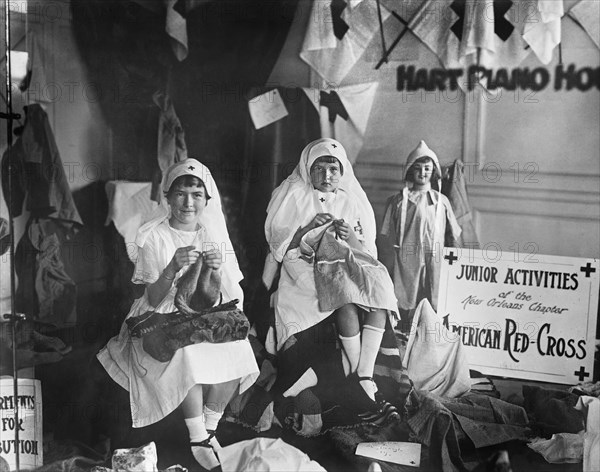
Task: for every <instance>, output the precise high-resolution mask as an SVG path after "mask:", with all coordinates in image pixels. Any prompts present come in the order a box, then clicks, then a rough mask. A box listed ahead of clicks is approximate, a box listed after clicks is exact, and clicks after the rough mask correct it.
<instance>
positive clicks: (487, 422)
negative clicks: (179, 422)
mask: <svg viewBox="0 0 600 472" xmlns="http://www.w3.org/2000/svg"><path fill="white" fill-rule="evenodd" d="M412 324H413V326H412V328H411V330H410V332H409V334H408V335H406V334H403V333H398V332H396V336H392V338H389V337H384V341H383V342H382V346H381V349H380V353H379V355H378V357H377V364H376V368H375V376H374V377H375V379H376V382H377V385H378V388H379V390H380V391H381V392H383V394H384V395H385V397H386V399H387V400H388V401H389V402H391V403H392V404H394V405H395V406H396V407H397V408H398V411H399V412H400V413H401V415H400V418H399V419H394V420H392V421H384V422H381V423H379V424H373V423H369V422H364V421H360V420H359V419H358V418H357V417H356V415H354V414H353V412H352V390H351V388H349V387H348V386H347V385H346V383H345V382H344V380H345V379H344V376H343V372H342V371H341V369H340V370H338V369H337V366H335V365H333V364H331V365H328V366H325V368H327V369H329V371H328V372H329V373H328V376H325V375H319V378H328V379H329V380H330V381H331V382H330V383H329V382H328V384H327V385H320V384H317V386H315V387H310V388H307V389H305V390H304V391H303V392H302V393H301V394H299V395H297V396H296V397H293V398H285V397H283V395H282V392H284V391H285V389H286V388H288V387H289V385H288V382H287V381H286V378H287V377H288V376H289V377H290V378H297V375H292V374H290V373H289V372H288V371H287V369H281V365H282V363H283V365H285V366H286V367H287V366H289V365H294V366H295V368H297V369H305V368H306V367H307V366H308V365H311V366H313V367H314V359H315V358H320V359H333V358H335V355H334V354H335V352H336V349H339V347H338V346H337V344H336V338H337V336H336V333H335V326H334V324H333V323H332V321H331V320H325V321H324V322H321V323H319V324H318V325H316V326H315V327H313V328H311V329H308V330H305V331H303V332H300V333H297V334H295V335H294V336H293V344H292V345H291V346H290V347H289V348H288V349H285V350H283V351H280V352H279V353H278V354H277V356H275V355H274V354H273V353H271V352H269V351H268V349H267V348H265V344H263V343H262V342H261V340H260V339H258V337H257V336H256V330H254V329H253V330H252V331H251V336H250V339H251V342H252V344H253V346H254V349H255V352H256V356H257V360H258V363H259V365H260V366H261V375H260V377H259V379H258V380H257V382H256V384H255V386H254V387H252V388H251V389H250V390H249V391H247V392H245V394H244V395H242V396H240V397H237V398H236V399H234V401H233V402H232V404H231V405H230V409H229V411H228V412H227V420H228V421H232V422H237V423H242V424H244V425H246V426H250V427H252V428H253V429H254V430H255V431H265V430H268V429H270V428H271V426H272V425H273V424H278V425H281V426H283V427H284V428H290V429H293V430H294V431H295V432H296V433H297V434H299V435H303V436H316V435H320V436H324V437H327V438H329V439H330V440H331V441H332V443H333V445H334V448H335V450H337V451H338V453H339V454H340V455H341V456H342V457H344V458H345V459H347V460H350V461H352V462H353V463H355V464H357V465H358V466H359V467H364V469H365V470H366V469H367V467H369V466H370V465H371V463H372V462H373V460H372V459H369V458H365V457H360V456H357V455H355V451H356V447H357V445H358V444H359V443H362V442H374V441H375V442H385V441H404V442H418V443H420V444H422V445H423V448H422V458H421V459H422V460H421V465H422V466H424V467H425V468H426V467H428V466H430V467H435V470H442V471H463V470H472V469H473V467H475V466H476V465H477V464H476V463H472V462H465V461H464V460H463V456H464V452H465V451H468V450H473V449H477V448H484V447H488V446H493V445H499V444H502V443H505V442H508V441H514V440H518V441H523V443H525V442H526V441H527V440H528V437H529V436H530V435H531V431H530V429H529V418H528V415H527V413H526V411H525V409H524V408H523V407H521V406H518V405H514V404H511V403H507V402H505V401H502V400H500V399H499V398H497V397H498V396H499V395H498V391H497V390H496V388H495V387H494V386H493V383H492V382H491V381H490V380H489V379H486V378H485V377H483V376H482V375H481V374H479V373H477V372H473V373H471V372H470V371H469V367H468V362H467V359H466V354H465V352H464V346H463V345H462V343H461V340H460V338H459V337H456V336H454V337H453V336H450V335H449V333H440V332H438V333H437V335H435V333H436V330H438V331H439V330H444V329H447V328H445V327H444V326H443V324H442V323H440V320H439V318H438V315H437V314H436V313H435V311H434V310H433V309H432V307H431V305H430V303H429V302H428V301H427V300H423V301H422V302H421V303H420V304H419V306H418V307H417V309H416V310H415V312H414V314H412ZM440 340H442V341H443V342H440ZM267 344H268V343H267ZM398 353H400V354H401V355H398ZM398 360H399V361H398ZM471 374H473V377H474V378H471ZM473 385H482V386H485V387H483V388H481V390H475V389H473V388H472V386H473ZM481 392H483V393H481ZM375 462H377V463H378V466H379V467H380V468H381V470H383V471H390V472H391V471H400V470H407V469H406V468H405V467H406V466H401V465H396V464H390V463H386V462H384V461H375ZM403 467H404V468H403ZM427 470H428V469H427Z"/></svg>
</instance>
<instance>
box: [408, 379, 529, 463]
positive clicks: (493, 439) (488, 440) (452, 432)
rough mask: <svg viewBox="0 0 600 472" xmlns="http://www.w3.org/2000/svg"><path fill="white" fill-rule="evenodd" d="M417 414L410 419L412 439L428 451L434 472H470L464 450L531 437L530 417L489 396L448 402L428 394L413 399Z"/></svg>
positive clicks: (465, 397) (470, 397)
mask: <svg viewBox="0 0 600 472" xmlns="http://www.w3.org/2000/svg"><path fill="white" fill-rule="evenodd" d="M413 406H418V408H417V409H416V413H414V414H413V415H412V416H411V417H410V418H409V419H408V426H409V427H410V429H411V433H412V436H411V437H412V438H413V439H414V440H416V441H418V442H420V443H421V444H424V445H426V446H428V447H429V449H430V453H429V459H430V461H431V463H432V466H433V467H435V470H442V471H444V472H455V471H466V470H470V467H469V465H467V464H466V463H465V462H464V461H463V458H462V448H465V447H467V446H468V447H473V446H474V447H475V448H482V447H486V446H492V445H495V444H501V443H504V442H507V441H511V440H515V439H518V440H526V439H527V437H528V435H529V434H530V430H529V429H528V427H527V425H528V423H529V420H528V417H527V413H526V412H525V410H524V409H523V408H521V407H519V406H516V405H513V404H511V403H507V402H504V401H502V400H499V399H497V398H493V397H490V396H487V395H477V394H469V395H465V396H463V397H461V398H455V399H449V398H443V397H439V396H437V395H435V394H432V393H429V392H423V391H418V392H416V394H415V395H414V402H413Z"/></svg>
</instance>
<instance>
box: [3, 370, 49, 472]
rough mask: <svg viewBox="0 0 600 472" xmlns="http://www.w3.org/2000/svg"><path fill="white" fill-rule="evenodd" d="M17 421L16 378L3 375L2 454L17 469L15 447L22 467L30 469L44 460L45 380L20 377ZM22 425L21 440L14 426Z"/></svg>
mask: <svg viewBox="0 0 600 472" xmlns="http://www.w3.org/2000/svg"><path fill="white" fill-rule="evenodd" d="M18 382H19V383H18V400H17V401H18V411H19V415H18V422H17V421H15V397H14V390H13V379H12V378H2V379H0V457H2V459H4V460H5V461H6V462H8V467H9V470H14V469H16V466H17V465H16V452H15V451H16V449H18V451H19V468H20V469H21V470H30V469H34V468H37V467H41V466H42V465H43V463H44V447H43V434H44V432H43V428H42V384H41V382H40V381H39V380H35V379H19V380H18ZM17 427H18V428H19V441H18V443H17V442H16V441H15V430H16V428H17Z"/></svg>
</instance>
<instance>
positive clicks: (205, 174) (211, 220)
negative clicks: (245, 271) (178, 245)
mask: <svg viewBox="0 0 600 472" xmlns="http://www.w3.org/2000/svg"><path fill="white" fill-rule="evenodd" d="M183 175H192V176H194V177H198V178H199V179H201V180H202V182H203V183H204V186H205V188H206V193H207V194H208V196H210V199H209V200H208V202H207V204H206V208H205V210H204V212H203V213H202V220H201V224H202V226H204V227H205V228H206V232H207V234H208V236H209V237H210V238H211V239H214V241H210V242H213V243H215V244H216V245H218V247H219V250H220V251H221V254H222V256H223V263H222V265H221V271H222V274H223V282H222V283H224V284H234V283H235V284H238V283H239V282H240V281H241V280H242V279H243V278H244V277H243V275H242V272H241V271H240V268H239V265H238V261H237V257H236V256H235V252H234V250H233V244H232V243H231V240H230V239H229V232H228V231H227V225H226V224H225V215H224V214H223V208H222V206H221V196H220V194H219V190H218V188H217V184H216V182H215V180H214V179H213V176H212V174H211V173H210V170H208V167H206V166H205V165H204V164H201V163H200V162H199V161H197V160H196V159H191V158H190V159H185V160H183V161H179V162H176V163H175V164H173V165H172V166H171V167H169V168H168V169H167V171H166V172H165V175H164V176H163V181H162V185H161V187H162V191H163V193H164V194H165V195H166V194H167V193H168V191H169V190H170V188H171V185H172V184H173V182H174V181H175V179H177V178H178V177H181V176H183ZM170 216H171V209H170V208H169V206H168V203H167V199H166V198H163V199H162V200H161V204H160V205H159V207H158V209H157V210H156V212H155V213H154V215H153V218H152V219H151V220H150V221H148V223H146V224H144V225H143V226H142V227H141V228H140V229H139V230H138V233H137V237H136V240H135V242H136V244H137V245H138V246H139V247H143V246H144V244H145V243H146V239H147V238H148V235H149V234H150V232H151V231H152V230H153V229H154V228H156V226H158V225H159V224H161V223H162V222H163V221H165V220H168V219H169V217H170ZM229 293H235V291H230V292H229Z"/></svg>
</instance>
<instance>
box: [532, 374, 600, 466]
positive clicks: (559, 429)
mask: <svg viewBox="0 0 600 472" xmlns="http://www.w3.org/2000/svg"><path fill="white" fill-rule="evenodd" d="M599 397H600V382H595V383H593V382H586V383H582V384H580V385H576V386H573V387H571V388H569V389H568V390H557V389H550V388H544V387H538V386H529V385H524V386H523V398H524V406H525V408H526V409H527V411H528V412H529V414H530V416H531V418H532V428H533V429H534V432H535V434H536V437H535V438H534V439H533V440H532V441H531V442H530V443H529V444H528V446H529V447H530V448H531V449H533V450H534V451H536V452H538V453H540V454H541V455H542V456H543V457H544V459H546V461H548V462H550V463H557V464H561V463H579V462H583V471H584V472H592V471H597V470H600V398H599Z"/></svg>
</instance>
